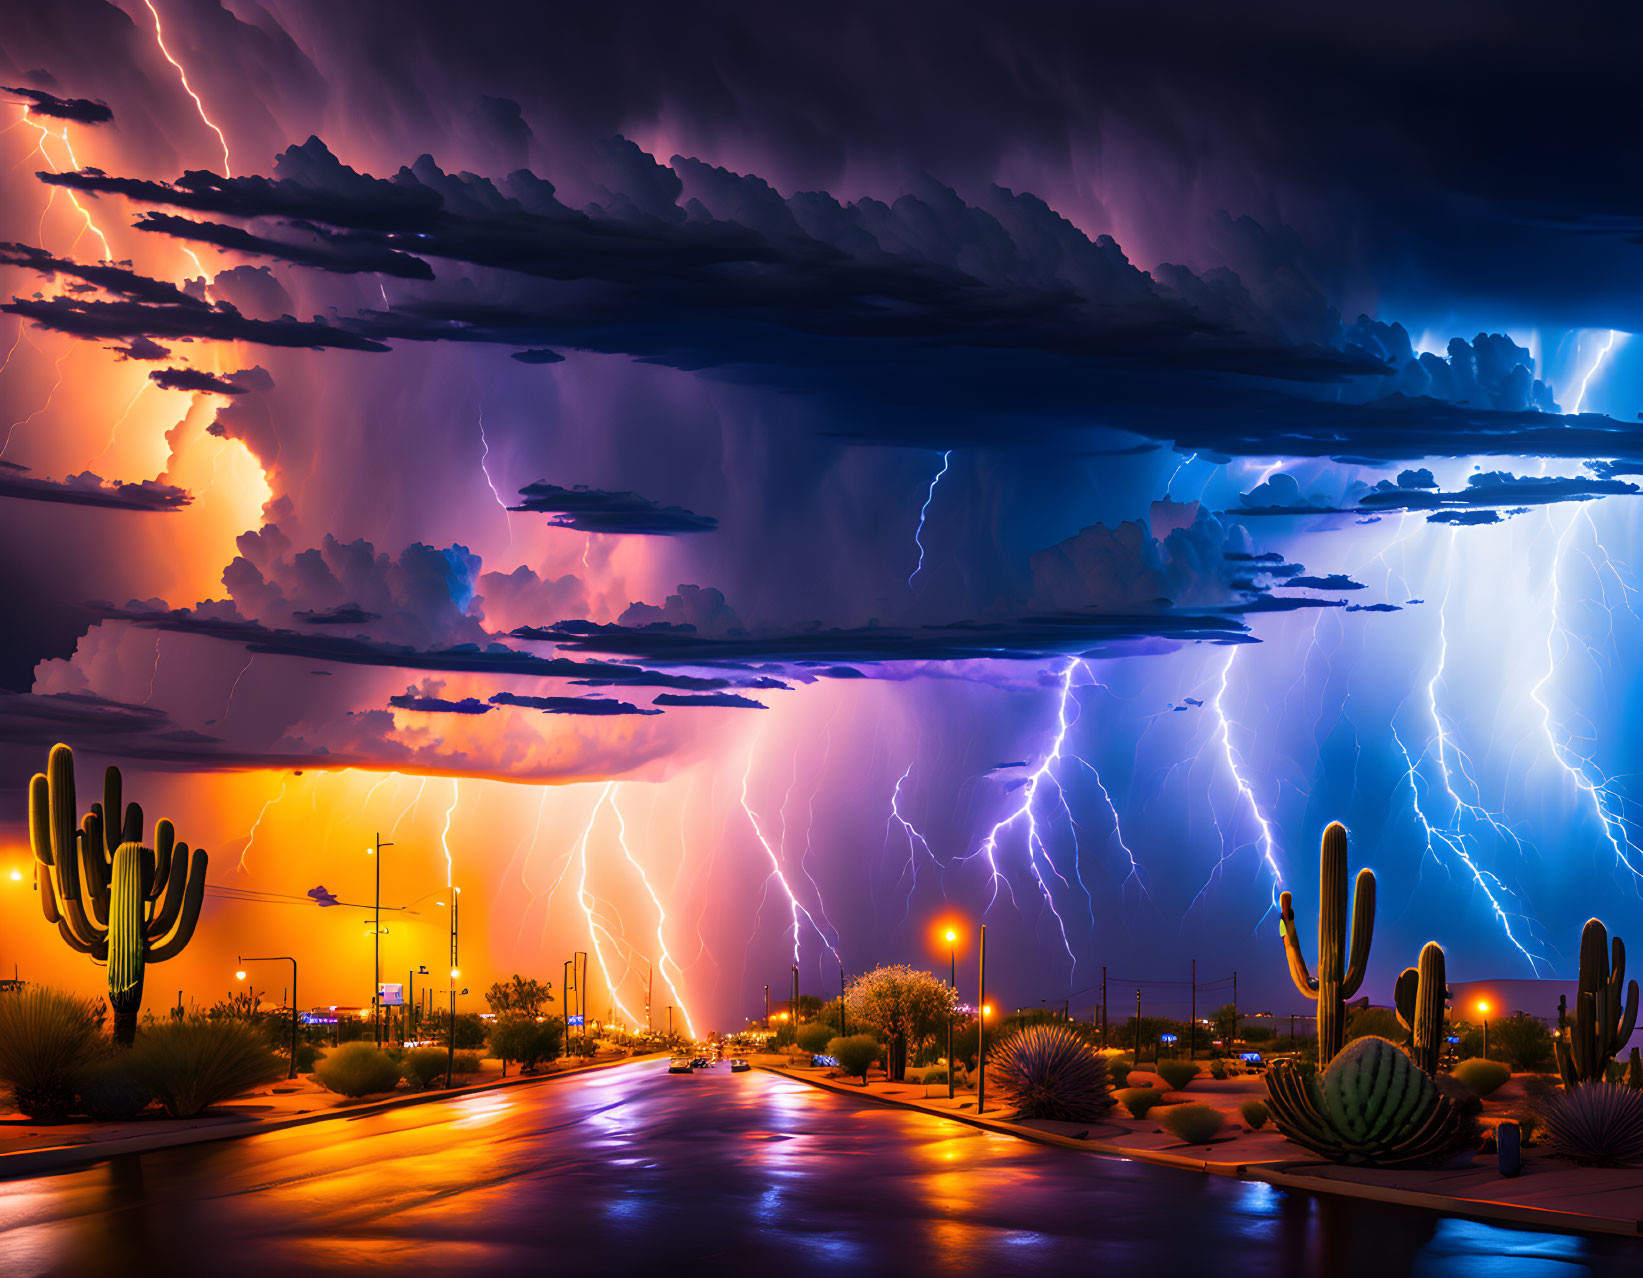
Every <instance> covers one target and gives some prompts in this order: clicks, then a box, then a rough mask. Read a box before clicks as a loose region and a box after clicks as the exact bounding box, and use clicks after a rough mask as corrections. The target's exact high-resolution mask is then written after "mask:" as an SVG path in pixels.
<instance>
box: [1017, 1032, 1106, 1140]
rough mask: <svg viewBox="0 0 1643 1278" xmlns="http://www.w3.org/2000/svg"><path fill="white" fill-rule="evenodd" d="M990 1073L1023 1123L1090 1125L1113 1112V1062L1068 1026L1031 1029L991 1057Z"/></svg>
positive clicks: (1020, 1034)
mask: <svg viewBox="0 0 1643 1278" xmlns="http://www.w3.org/2000/svg"><path fill="white" fill-rule="evenodd" d="M987 1074H988V1077H989V1078H990V1079H992V1080H993V1082H994V1085H995V1086H996V1087H997V1088H998V1090H999V1092H1000V1093H1001V1094H1002V1095H1003V1096H1004V1098H1005V1099H1006V1100H1007V1101H1008V1102H1009V1103H1010V1104H1012V1105H1014V1106H1015V1107H1016V1110H1017V1112H1018V1115H1019V1116H1020V1117H1021V1118H1051V1119H1059V1120H1060V1121H1062V1122H1068V1123H1087V1122H1091V1121H1093V1120H1095V1119H1098V1118H1100V1117H1101V1116H1102V1114H1103V1113H1105V1111H1106V1110H1108V1109H1109V1108H1111V1106H1112V1103H1113V1098H1112V1093H1111V1091H1110V1090H1109V1088H1108V1085H1107V1062H1106V1061H1105V1060H1103V1059H1102V1057H1101V1054H1100V1053H1099V1052H1097V1051H1096V1050H1095V1049H1094V1048H1093V1047H1091V1046H1090V1045H1089V1044H1088V1043H1086V1042H1085V1041H1084V1040H1083V1039H1082V1038H1080V1037H1079V1036H1078V1035H1077V1034H1075V1033H1073V1032H1072V1031H1071V1030H1070V1029H1068V1028H1067V1027H1066V1026H1065V1025H1059V1024H1039V1025H1026V1026H1023V1027H1022V1028H1021V1029H1019V1030H1017V1031H1016V1032H1015V1033H1014V1034H1012V1035H1010V1037H1009V1038H1007V1039H1005V1040H1004V1041H1003V1042H1002V1043H1000V1044H999V1045H998V1046H997V1047H995V1048H993V1050H992V1051H991V1052H990V1053H989V1054H988V1060H987Z"/></svg>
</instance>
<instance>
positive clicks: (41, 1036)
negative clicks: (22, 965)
mask: <svg viewBox="0 0 1643 1278" xmlns="http://www.w3.org/2000/svg"><path fill="white" fill-rule="evenodd" d="M99 1021H100V1007H99V1005H98V1004H96V1003H93V1002H92V1001H91V1000H89V999H84V998H78V997H76V996H75V995H73V994H66V993H64V992H63V991H62V990H54V989H51V988H49V987H47V986H43V985H30V986H26V987H25V988H23V989H20V990H11V991H8V992H6V993H4V994H0V1081H3V1082H4V1083H5V1084H6V1086H8V1087H9V1088H11V1094H12V1100H13V1102H14V1103H15V1104H16V1106H17V1108H18V1109H19V1110H21V1111H22V1112H23V1113H24V1114H26V1115H27V1116H28V1117H29V1118H33V1119H36V1120H40V1121H45V1122H52V1121H55V1120H57V1119H61V1118H66V1117H67V1116H68V1114H69V1112H70V1110H71V1109H72V1107H73V1105H74V1080H75V1077H76V1075H78V1074H79V1073H80V1071H81V1070H83V1069H84V1068H85V1067H86V1066H88V1065H90V1064H91V1063H92V1061H93V1060H95V1059H96V1057H97V1055H98V1052H99V1048H100V1043H99V1034H98V1025H99Z"/></svg>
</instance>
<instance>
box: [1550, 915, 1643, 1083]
mask: <svg viewBox="0 0 1643 1278" xmlns="http://www.w3.org/2000/svg"><path fill="white" fill-rule="evenodd" d="M1625 981H1626V947H1625V945H1623V944H1622V943H1621V940H1620V938H1619V937H1618V936H1617V937H1615V938H1614V947H1613V949H1612V950H1611V949H1610V946H1609V930H1608V928H1606V927H1604V926H1603V924H1602V922H1600V921H1599V920H1597V919H1587V920H1586V926H1585V927H1584V928H1583V929H1581V933H1580V988H1579V990H1578V992H1577V993H1576V994H1575V1010H1574V1015H1573V1016H1571V1017H1570V1018H1569V1026H1568V1034H1567V1037H1565V1038H1559V1039H1558V1040H1557V1041H1556V1042H1554V1043H1553V1044H1552V1046H1553V1048H1554V1050H1555V1051H1556V1052H1557V1069H1558V1073H1560V1074H1562V1075H1563V1081H1564V1082H1565V1083H1567V1084H1569V1085H1570V1086H1571V1087H1572V1086H1573V1085H1574V1084H1575V1083H1591V1082H1600V1081H1602V1080H1603V1078H1605V1077H1606V1076H1607V1073H1608V1069H1609V1062H1610V1061H1612V1060H1613V1059H1614V1054H1615V1053H1616V1052H1618V1051H1619V1050H1620V1049H1621V1048H1622V1047H1623V1046H1625V1043H1626V1040H1627V1039H1628V1038H1630V1037H1631V1036H1632V1028H1633V1027H1634V1026H1635V1025H1636V1024H1637V982H1636V981H1632V982H1631V983H1630V985H1629V986H1627V989H1626V1000H1625V1003H1624V1005H1622V1003H1621V1000H1620V988H1621V986H1622V984H1624V983H1625Z"/></svg>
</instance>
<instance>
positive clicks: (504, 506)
mask: <svg viewBox="0 0 1643 1278" xmlns="http://www.w3.org/2000/svg"><path fill="white" fill-rule="evenodd" d="M479 442H480V444H481V445H483V447H484V451H483V452H482V453H480V454H479V471H480V473H481V474H482V475H484V476H485V484H486V486H487V487H489V488H490V490H491V496H492V497H494V498H496V505H497V508H498V509H499V510H501V512H502V523H503V526H504V527H506V528H507V529H508V544H509V545H512V544H513V528H512V525H511V524H510V523H509V520H508V503H507V502H505V501H503V500H502V494H501V493H499V492H497V490H496V481H495V480H493V479H492V478H491V471H490V467H489V466H488V465H486V462H487V461H488V460H489V459H490V455H491V441H490V440H488V439H486V438H485V405H484V404H480V406H479Z"/></svg>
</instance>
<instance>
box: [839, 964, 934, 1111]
mask: <svg viewBox="0 0 1643 1278" xmlns="http://www.w3.org/2000/svg"><path fill="white" fill-rule="evenodd" d="M957 1002H958V999H957V995H956V994H955V992H954V991H953V989H952V988H951V987H949V986H948V985H947V984H946V983H945V982H943V981H940V980H938V979H936V977H935V976H933V975H931V974H930V973H929V972H920V971H918V970H917V969H916V968H911V967H907V966H905V965H904V964H899V963H898V964H890V965H888V966H885V967H876V968H874V969H873V970H872V971H871V972H866V973H863V974H862V975H861V976H858V977H857V978H856V979H855V980H854V981H852V982H851V983H850V987H849V989H848V990H847V991H846V992H845V1003H846V1006H847V1007H848V1009H849V1013H850V1018H851V1019H852V1020H853V1021H855V1022H856V1024H858V1025H870V1026H872V1027H873V1028H874V1029H876V1030H877V1031H878V1032H879V1033H880V1034H882V1035H883V1036H884V1039H885V1042H886V1043H888V1044H889V1048H890V1052H889V1057H888V1062H887V1064H888V1068H889V1073H890V1077H891V1079H892V1080H894V1081H898V1082H899V1081H900V1080H901V1079H903V1078H905V1077H906V1076H907V1045H908V1043H909V1041H912V1042H920V1041H922V1040H924V1039H926V1038H928V1037H930V1036H931V1035H933V1034H938V1033H944V1032H945V1031H946V1028H947V1020H948V1018H949V1017H951V1016H953V1015H954V1014H955V1012H956V1010H957Z"/></svg>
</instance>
